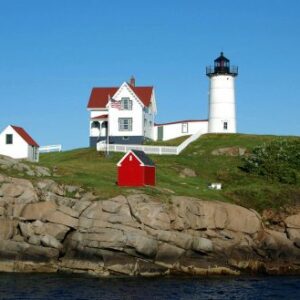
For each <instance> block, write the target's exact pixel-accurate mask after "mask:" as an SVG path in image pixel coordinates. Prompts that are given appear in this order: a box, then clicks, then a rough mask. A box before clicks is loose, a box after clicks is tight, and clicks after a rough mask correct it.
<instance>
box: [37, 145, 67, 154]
mask: <svg viewBox="0 0 300 300" xmlns="http://www.w3.org/2000/svg"><path fill="white" fill-rule="evenodd" d="M61 150H62V145H49V146H41V147H40V148H39V152H40V153H49V152H61Z"/></svg>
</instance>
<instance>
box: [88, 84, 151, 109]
mask: <svg viewBox="0 0 300 300" xmlns="http://www.w3.org/2000/svg"><path fill="white" fill-rule="evenodd" d="M129 87H130V88H131V89H132V91H133V92H134V93H135V94H136V96H137V97H138V98H139V99H140V100H141V101H142V102H143V104H144V105H145V106H149V104H150V101H151V95H152V91H153V87H152V86H138V87H134V86H132V85H129ZM118 89H119V88H118V87H104V88H93V89H92V92H91V96H90V100H89V103H88V106H87V107H88V108H104V107H105V106H106V104H107V102H108V98H109V96H111V97H112V96H113V95H114V94H115V93H116V92H117V90H118Z"/></svg>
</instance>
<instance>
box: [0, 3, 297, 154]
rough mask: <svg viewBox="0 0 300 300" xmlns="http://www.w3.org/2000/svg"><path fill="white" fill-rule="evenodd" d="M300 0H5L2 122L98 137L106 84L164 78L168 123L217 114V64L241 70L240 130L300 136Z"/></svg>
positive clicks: (70, 144)
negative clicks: (95, 92) (98, 95)
mask: <svg viewBox="0 0 300 300" xmlns="http://www.w3.org/2000/svg"><path fill="white" fill-rule="evenodd" d="M299 10H300V1H297V0H294V1H293V0H285V1H284V0H282V1H279V0H264V1H262V0H260V1H259V0H251V1H240V0H227V1H225V0H224V1H223V0H222V1H221V0H214V1H204V0H203V1H201V0H152V1H146V0H131V1H121V0H110V1H102V0H51V1H50V0H48V1H46V0H44V1H41V0H26V1H23V0H18V1H16V0H6V1H4V0H0V41H1V48H0V49H1V51H0V54H1V55H0V103H1V106H0V111H1V118H0V128H4V127H5V126H6V125H8V124H15V125H20V126H23V127H24V128H26V129H27V131H28V132H30V134H31V135H32V136H33V137H34V138H35V139H36V140H37V141H38V142H39V144H40V145H48V144H56V143H62V144H63V147H64V149H70V148H77V147H85V146H87V145H88V113H87V111H86V105H87V101H88V98H89V94H90V91H91V88H92V87H94V86H116V85H120V84H121V83H122V82H123V81H125V80H128V79H129V77H130V76H131V75H134V76H135V77H136V82H137V85H154V86H155V89H156V98H157V103H158V116H157V119H156V121H157V122H167V121H174V120H180V119H199V118H200V119H204V118H207V92H208V79H207V78H206V76H205V66H206V65H209V64H212V63H213V60H214V59H215V58H216V57H217V56H218V55H219V52H220V51H224V53H225V55H226V56H227V57H228V58H230V59H231V63H232V64H234V65H238V66H239V76H238V78H237V81H236V92H237V111H238V114H237V116H238V131H239V132H242V133H257V134H282V135H300V121H299V116H300V105H299V102H300V60H299V57H300V18H299Z"/></svg>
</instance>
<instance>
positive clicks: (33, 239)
mask: <svg viewBox="0 0 300 300" xmlns="http://www.w3.org/2000/svg"><path fill="white" fill-rule="evenodd" d="M28 243H29V244H32V245H37V246H39V245H40V244H41V236H39V235H32V236H31V237H30V238H29V239H28Z"/></svg>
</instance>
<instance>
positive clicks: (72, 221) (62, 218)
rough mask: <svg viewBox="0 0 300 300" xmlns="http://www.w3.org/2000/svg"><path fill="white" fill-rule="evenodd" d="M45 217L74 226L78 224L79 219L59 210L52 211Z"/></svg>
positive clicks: (51, 220) (54, 221)
mask: <svg viewBox="0 0 300 300" xmlns="http://www.w3.org/2000/svg"><path fill="white" fill-rule="evenodd" d="M44 219H45V220H47V221H49V222H52V223H57V224H61V225H65V226H68V227H72V228H76V227H77V226H78V219H76V218H73V217H71V216H69V215H67V214H65V213H63V212H61V211H58V210H56V211H50V212H49V213H48V214H46V215H45V217H44Z"/></svg>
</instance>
